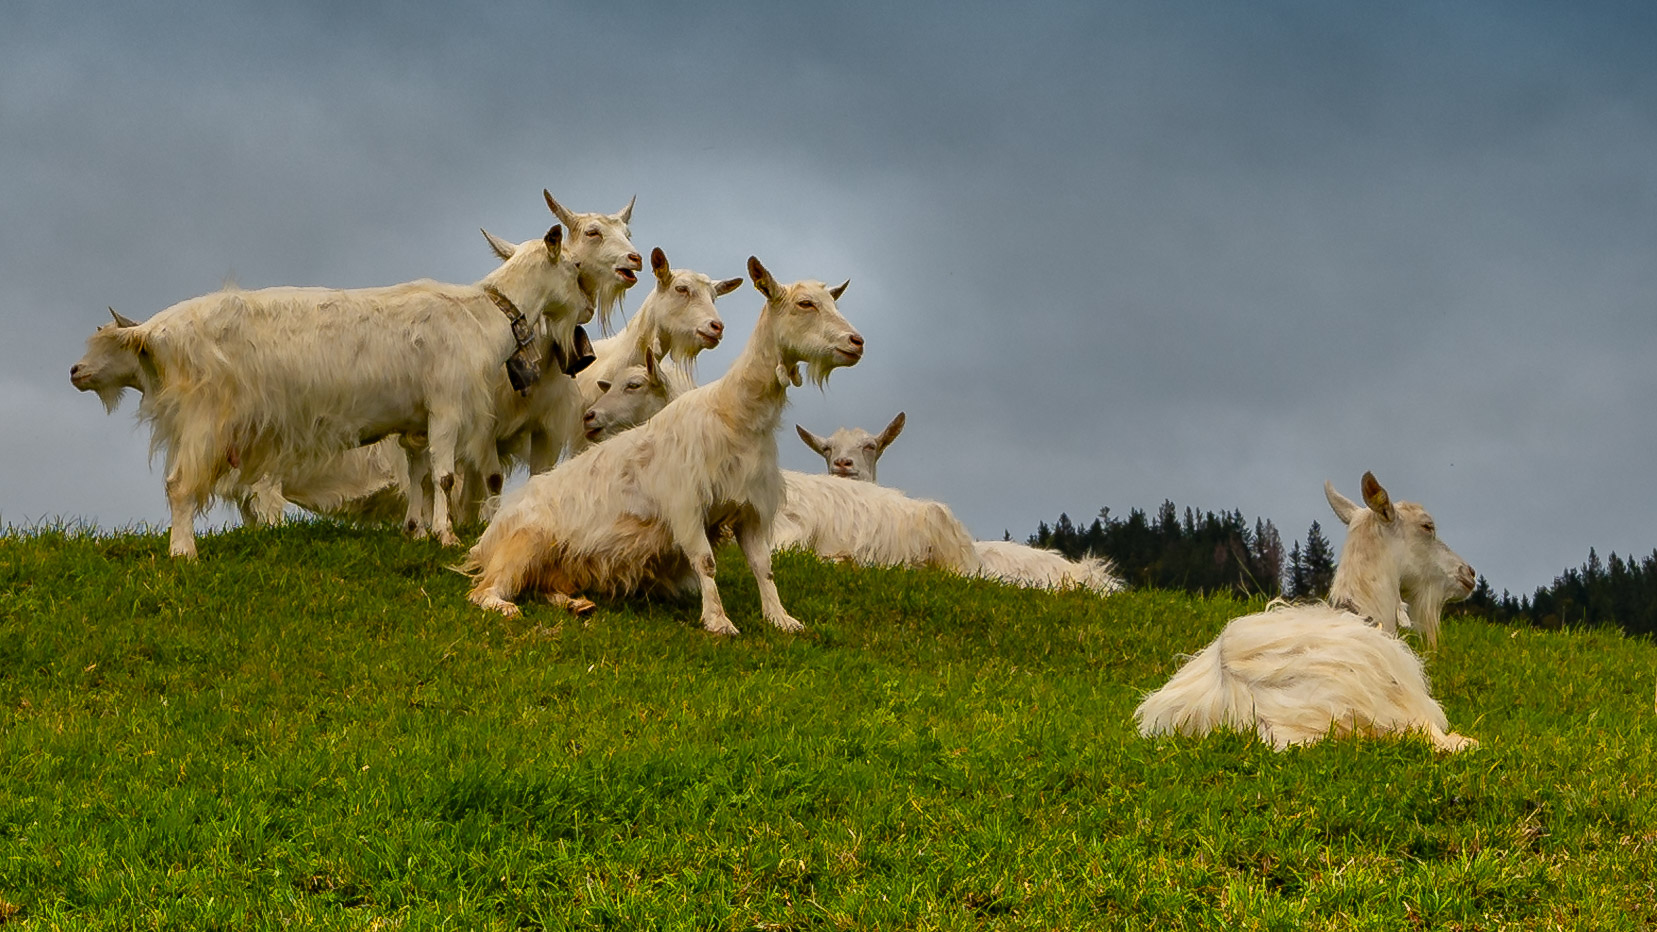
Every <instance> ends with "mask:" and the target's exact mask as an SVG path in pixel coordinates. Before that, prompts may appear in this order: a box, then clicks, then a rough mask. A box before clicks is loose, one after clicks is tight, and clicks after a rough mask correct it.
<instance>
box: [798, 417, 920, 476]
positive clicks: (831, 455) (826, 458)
mask: <svg viewBox="0 0 1657 932" xmlns="http://www.w3.org/2000/svg"><path fill="white" fill-rule="evenodd" d="M903 422H904V414H903V412H902V411H899V412H898V416H897V417H895V418H892V422H891V423H890V424H887V425H886V429H885V430H883V431H881V432H880V433H879V434H871V433H869V432H868V431H866V430H864V429H863V428H861V427H849V428H848V427H842V428H839V429H838V430H836V431H835V432H834V433H832V434H830V435H829V436H827V437H819V436H817V435H816V434H814V433H812V432H811V431H809V430H806V429H805V428H804V427H801V426H800V425H798V424H795V425H794V429H795V430H796V431H798V432H799V434H800V439H801V440H804V441H805V445H806V446H808V447H810V448H811V449H813V450H815V451H816V452H817V455H818V456H821V457H822V458H823V462H825V463H827V464H828V471H829V474H830V475H835V476H839V477H840V478H842V479H862V480H864V481H866V482H878V481H880V480H878V479H876V478H875V465H876V464H877V463H879V462H880V454H882V453H885V452H886V448H887V447H889V446H891V445H892V441H894V440H896V439H898V434H900V433H902V432H903Z"/></svg>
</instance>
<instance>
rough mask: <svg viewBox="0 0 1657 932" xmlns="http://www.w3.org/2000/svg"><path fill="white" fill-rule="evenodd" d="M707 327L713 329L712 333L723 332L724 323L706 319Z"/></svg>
mask: <svg viewBox="0 0 1657 932" xmlns="http://www.w3.org/2000/svg"><path fill="white" fill-rule="evenodd" d="M708 329H709V330H711V331H713V332H714V333H724V332H725V324H724V322H723V321H718V320H710V321H708Z"/></svg>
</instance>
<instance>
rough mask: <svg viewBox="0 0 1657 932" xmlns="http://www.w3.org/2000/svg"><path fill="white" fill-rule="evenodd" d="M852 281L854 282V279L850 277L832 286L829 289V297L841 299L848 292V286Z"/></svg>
mask: <svg viewBox="0 0 1657 932" xmlns="http://www.w3.org/2000/svg"><path fill="white" fill-rule="evenodd" d="M851 283H852V280H851V279H849V278H848V279H846V280H845V281H843V282H841V283H840V284H838V285H836V286H834V287H833V288H830V289H829V297H831V298H833V299H834V300H836V301H838V300H840V296H841V295H843V294H845V293H846V286H847V285H849V284H851Z"/></svg>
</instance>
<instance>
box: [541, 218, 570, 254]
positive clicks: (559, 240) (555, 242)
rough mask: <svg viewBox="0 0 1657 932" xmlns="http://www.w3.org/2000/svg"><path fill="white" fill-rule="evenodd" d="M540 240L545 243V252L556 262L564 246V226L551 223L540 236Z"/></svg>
mask: <svg viewBox="0 0 1657 932" xmlns="http://www.w3.org/2000/svg"><path fill="white" fill-rule="evenodd" d="M541 241H542V242H544V243H546V244H547V253H548V254H549V255H550V256H552V261H554V262H557V261H558V257H559V254H560V253H561V252H562V251H563V248H564V228H563V227H562V226H560V225H559V224H556V223H555V224H553V225H552V229H550V230H548V231H547V235H546V236H543V237H541Z"/></svg>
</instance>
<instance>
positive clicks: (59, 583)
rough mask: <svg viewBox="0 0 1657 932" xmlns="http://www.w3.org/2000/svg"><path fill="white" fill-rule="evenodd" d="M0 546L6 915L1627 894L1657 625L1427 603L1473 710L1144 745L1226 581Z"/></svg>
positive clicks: (1003, 916) (1224, 920)
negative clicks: (624, 578) (528, 571)
mask: <svg viewBox="0 0 1657 932" xmlns="http://www.w3.org/2000/svg"><path fill="white" fill-rule="evenodd" d="M165 547H166V543H165V540H164V538H163V537H161V536H159V535H148V534H121V533H116V534H112V535H105V536H94V535H91V534H88V533H84V532H79V531H75V530H67V531H66V530H44V531H35V532H27V533H18V532H14V533H13V534H11V535H9V536H0V767H3V771H0V926H7V927H17V928H26V929H57V928H63V929H90V928H121V929H126V928H138V929H149V928H159V929H215V928H217V929H237V930H240V929H256V928H278V927H280V928H339V929H519V928H554V929H559V928H569V929H590V928H615V929H656V928H660V929H1088V928H1102V929H1153V928H1154V929H1180V928H1193V929H1195V928H1226V929H1298V928H1310V929H1389V930H1390V929H1499V928H1516V929H1519V928H1522V929H1532V928H1560V929H1592V928H1608V929H1650V928H1657V888H1654V885H1657V811H1654V803H1653V799H1654V798H1657V792H1654V790H1657V786H1654V779H1653V774H1654V773H1657V755H1654V747H1657V727H1654V726H1657V722H1654V718H1657V715H1654V712H1653V685H1654V680H1653V677H1654V675H1657V648H1654V646H1653V645H1652V644H1651V643H1649V642H1646V641H1640V640H1629V639H1624V638H1622V637H1619V636H1618V635H1616V634H1614V633H1609V632H1600V631H1593V632H1551V633H1543V632H1536V631H1530V630H1508V629H1503V628H1496V627H1492V626H1487V625H1484V624H1481V623H1477V622H1470V621H1460V620H1451V621H1450V622H1449V624H1448V625H1447V630H1446V636H1445V641H1444V645H1443V647H1442V648H1441V650H1440V653H1439V655H1438V656H1437V657H1436V658H1434V659H1433V661H1432V662H1431V665H1430V666H1431V671H1432V674H1433V676H1434V682H1435V687H1436V692H1437V693H1438V694H1439V696H1440V697H1441V699H1442V700H1443V702H1444V704H1445V707H1446V710H1447V712H1448V713H1449V716H1450V720H1451V723H1452V726H1453V727H1454V728H1455V729H1456V730H1458V731H1461V732H1464V733H1466V734H1470V735H1472V736H1474V737H1477V738H1479V739H1480V740H1481V741H1483V742H1484V746H1483V747H1482V748H1481V749H1479V750H1477V751H1474V752H1471V753H1467V754H1463V755H1458V756H1454V757H1439V756H1437V755H1435V754H1434V753H1433V751H1432V750H1431V748H1430V747H1429V746H1428V745H1427V744H1426V743H1425V742H1424V741H1422V740H1418V739H1413V740H1397V739H1394V740H1344V741H1334V742H1328V743H1325V744H1323V745H1319V746H1315V747H1312V748H1307V749H1299V750H1291V751H1289V752H1287V753H1283V754H1275V753H1273V752H1271V751H1270V750H1269V749H1268V748H1266V747H1263V746H1261V745H1260V744H1258V743H1257V742H1254V741H1252V740H1248V739H1246V738H1243V737H1240V736H1237V735H1218V736H1213V737H1210V738H1207V739H1203V740H1192V739H1177V740H1176V739H1170V740H1158V741H1146V740H1142V739H1140V738H1139V737H1137V735H1136V734H1135V733H1134V731H1133V728H1132V721H1131V714H1132V711H1133V707H1134V705H1135V704H1136V703H1137V702H1138V699H1139V697H1140V696H1141V695H1142V694H1143V693H1144V692H1145V691H1147V690H1149V689H1151V688H1154V687H1155V686H1157V685H1159V684H1160V683H1161V682H1162V681H1163V680H1164V679H1165V678H1166V677H1167V676H1168V674H1169V673H1170V672H1171V671H1172V670H1173V668H1174V666H1175V665H1176V664H1177V662H1178V661H1177V657H1176V655H1177V654H1178V653H1179V652H1180V651H1191V650H1195V649H1196V648H1198V647H1200V646H1201V645H1202V644H1204V643H1206V642H1207V641H1208V639H1209V638H1211V637H1212V636H1213V634H1214V633H1215V632H1216V631H1217V630H1218V629H1219V627H1220V626H1221V625H1222V624H1224V622H1225V621H1226V619H1228V618H1230V617H1232V616H1233V615H1236V614H1239V613H1241V612H1243V611H1246V610H1248V609H1250V608H1253V607H1257V606H1256V605H1251V604H1247V603H1239V602H1234V601H1232V600H1230V599H1227V598H1212V599H1201V598H1192V597H1189V596H1185V595H1182V594H1174V593H1167V592H1132V593H1126V594H1123V595H1120V596H1116V597H1112V598H1110V599H1108V600H1099V599H1095V598H1093V597H1090V596H1086V595H1082V594H1079V593H1061V594H1046V593H1035V592H1027V591H1022V590H1017V589H1009V588H1003V587H1000V586H997V585H994V584H991V583H988V582H984V581H975V580H963V579H958V578H954V577H950V576H946V575H942V574H938V573H932V572H914V571H903V570H879V569H853V568H846V567H838V566H829V565H824V564H820V563H818V562H816V561H814V560H812V559H809V558H806V557H802V556H798V555H791V554H784V555H781V556H780V557H779V559H778V562H777V579H778V585H779V587H780V588H781V590H782V594H783V598H784V601H785V604H787V605H788V607H789V609H790V611H791V612H793V614H794V615H796V616H797V617H799V618H800V619H801V620H803V621H805V622H806V624H807V626H808V631H807V632H806V633H805V634H803V635H786V634H782V633H780V632H777V631H775V630H772V629H770V628H769V627H768V626H766V625H765V624H764V623H763V622H762V621H760V619H759V617H758V615H759V612H758V600H757V596H756V594H755V591H754V587H753V583H752V580H751V579H750V578H749V577H748V575H747V572H746V569H745V568H744V567H743V566H742V562H741V560H740V558H739V556H738V555H737V554H736V553H735V551H734V550H729V551H726V552H723V553H721V563H720V584H721V588H722V592H723V593H724V595H725V599H726V605H727V607H728V608H729V609H730V612H731V616H732V619H733V620H734V621H735V622H736V623H737V625H738V626H739V627H741V628H742V629H743V634H742V636H741V637H739V638H736V639H720V638H714V637H711V636H709V635H706V634H704V633H702V632H701V631H700V630H699V629H698V628H696V627H695V621H694V618H695V614H696V607H695V606H694V605H687V604H683V603H679V604H675V603H642V602H640V603H628V604H605V605H602V606H601V608H600V610H599V611H598V612H597V613H596V615H594V616H593V617H592V618H590V619H588V620H586V621H580V620H576V619H573V618H570V617H568V616H565V615H562V614H560V613H558V612H556V611H554V610H553V609H551V608H550V607H545V606H535V605H531V606H530V607H529V608H528V609H527V611H526V613H525V615H524V617H522V618H519V619H513V620H503V619H501V618H499V617H498V616H494V615H486V614H484V613H483V612H480V611H478V610H476V609H474V608H473V607H472V606H471V605H470V604H469V603H467V602H466V601H465V599H464V597H463V593H464V590H465V580H464V579H463V578H462V577H460V576H458V575H456V574H455V573H453V572H450V571H448V570H447V569H445V565H446V564H449V563H452V562H454V561H455V560H456V559H458V555H457V552H456V551H448V552H444V551H442V550H440V549H438V548H437V547H436V546H435V545H433V544H429V543H419V542H411V541H406V540H403V539H402V538H400V537H397V536H395V535H394V534H392V533H390V532H385V531H372V530H359V529H350V528H343V527H336V526H332V525H327V524H316V525H299V526H290V527H286V528H281V529H275V530H238V531H232V532H227V533H223V534H219V535H215V536H211V537H208V538H205V539H204V540H203V542H202V555H203V559H202V560H201V561H200V562H199V563H195V564H182V563H178V562H175V561H172V560H169V559H168V558H167V557H166V556H165Z"/></svg>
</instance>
